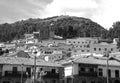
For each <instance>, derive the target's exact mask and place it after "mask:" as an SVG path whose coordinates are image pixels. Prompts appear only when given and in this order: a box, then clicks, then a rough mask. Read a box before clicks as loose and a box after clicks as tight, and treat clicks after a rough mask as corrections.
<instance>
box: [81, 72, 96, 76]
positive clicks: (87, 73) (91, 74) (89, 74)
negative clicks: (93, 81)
mask: <svg viewBox="0 0 120 83" xmlns="http://www.w3.org/2000/svg"><path fill="white" fill-rule="evenodd" d="M79 76H88V77H89V76H91V77H96V76H97V72H82V71H79Z"/></svg>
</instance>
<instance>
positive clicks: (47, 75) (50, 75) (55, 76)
mask: <svg viewBox="0 0 120 83" xmlns="http://www.w3.org/2000/svg"><path fill="white" fill-rule="evenodd" d="M43 77H44V78H56V79H59V73H52V72H47V74H46V75H44V76H43Z"/></svg>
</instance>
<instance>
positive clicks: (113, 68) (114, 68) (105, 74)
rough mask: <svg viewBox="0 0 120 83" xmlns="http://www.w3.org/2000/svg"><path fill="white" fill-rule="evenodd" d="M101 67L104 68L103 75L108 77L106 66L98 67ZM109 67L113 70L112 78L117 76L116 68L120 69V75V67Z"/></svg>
mask: <svg viewBox="0 0 120 83" xmlns="http://www.w3.org/2000/svg"><path fill="white" fill-rule="evenodd" d="M99 68H101V69H103V77H107V73H106V72H107V71H106V70H107V68H106V66H98V69H99ZM109 69H110V70H111V77H112V78H115V70H119V76H120V67H109Z"/></svg>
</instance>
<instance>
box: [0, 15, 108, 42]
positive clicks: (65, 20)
mask: <svg viewBox="0 0 120 83" xmlns="http://www.w3.org/2000/svg"><path fill="white" fill-rule="evenodd" d="M51 23H52V26H51ZM47 27H53V28H54V30H55V34H56V35H59V36H62V37H63V38H73V37H100V36H101V35H102V37H106V34H105V33H107V30H106V29H104V28H103V27H102V26H100V25H99V24H97V23H95V22H93V21H92V20H90V19H87V18H83V17H75V16H54V17H50V18H45V19H39V18H38V19H32V18H30V19H28V20H22V21H18V22H15V23H12V24H8V23H5V24H1V25H0V41H1V42H3V41H11V40H13V39H19V38H23V36H24V33H32V32H33V31H38V30H40V29H41V28H47Z"/></svg>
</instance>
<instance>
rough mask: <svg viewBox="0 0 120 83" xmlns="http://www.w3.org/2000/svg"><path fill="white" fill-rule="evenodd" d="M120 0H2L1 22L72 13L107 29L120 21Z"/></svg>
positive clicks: (0, 3) (0, 0) (0, 8)
mask: <svg viewBox="0 0 120 83" xmlns="http://www.w3.org/2000/svg"><path fill="white" fill-rule="evenodd" d="M119 4H120V0H0V23H6V22H7V23H13V22H15V21H20V20H25V19H29V18H47V17H52V16H59V15H70V16H78V17H85V18H89V19H91V20H92V21H94V22H97V23H98V24H100V25H101V26H103V27H104V28H106V29H109V28H110V27H112V25H113V23H114V22H116V21H120V9H119V8H120V5H119Z"/></svg>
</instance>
